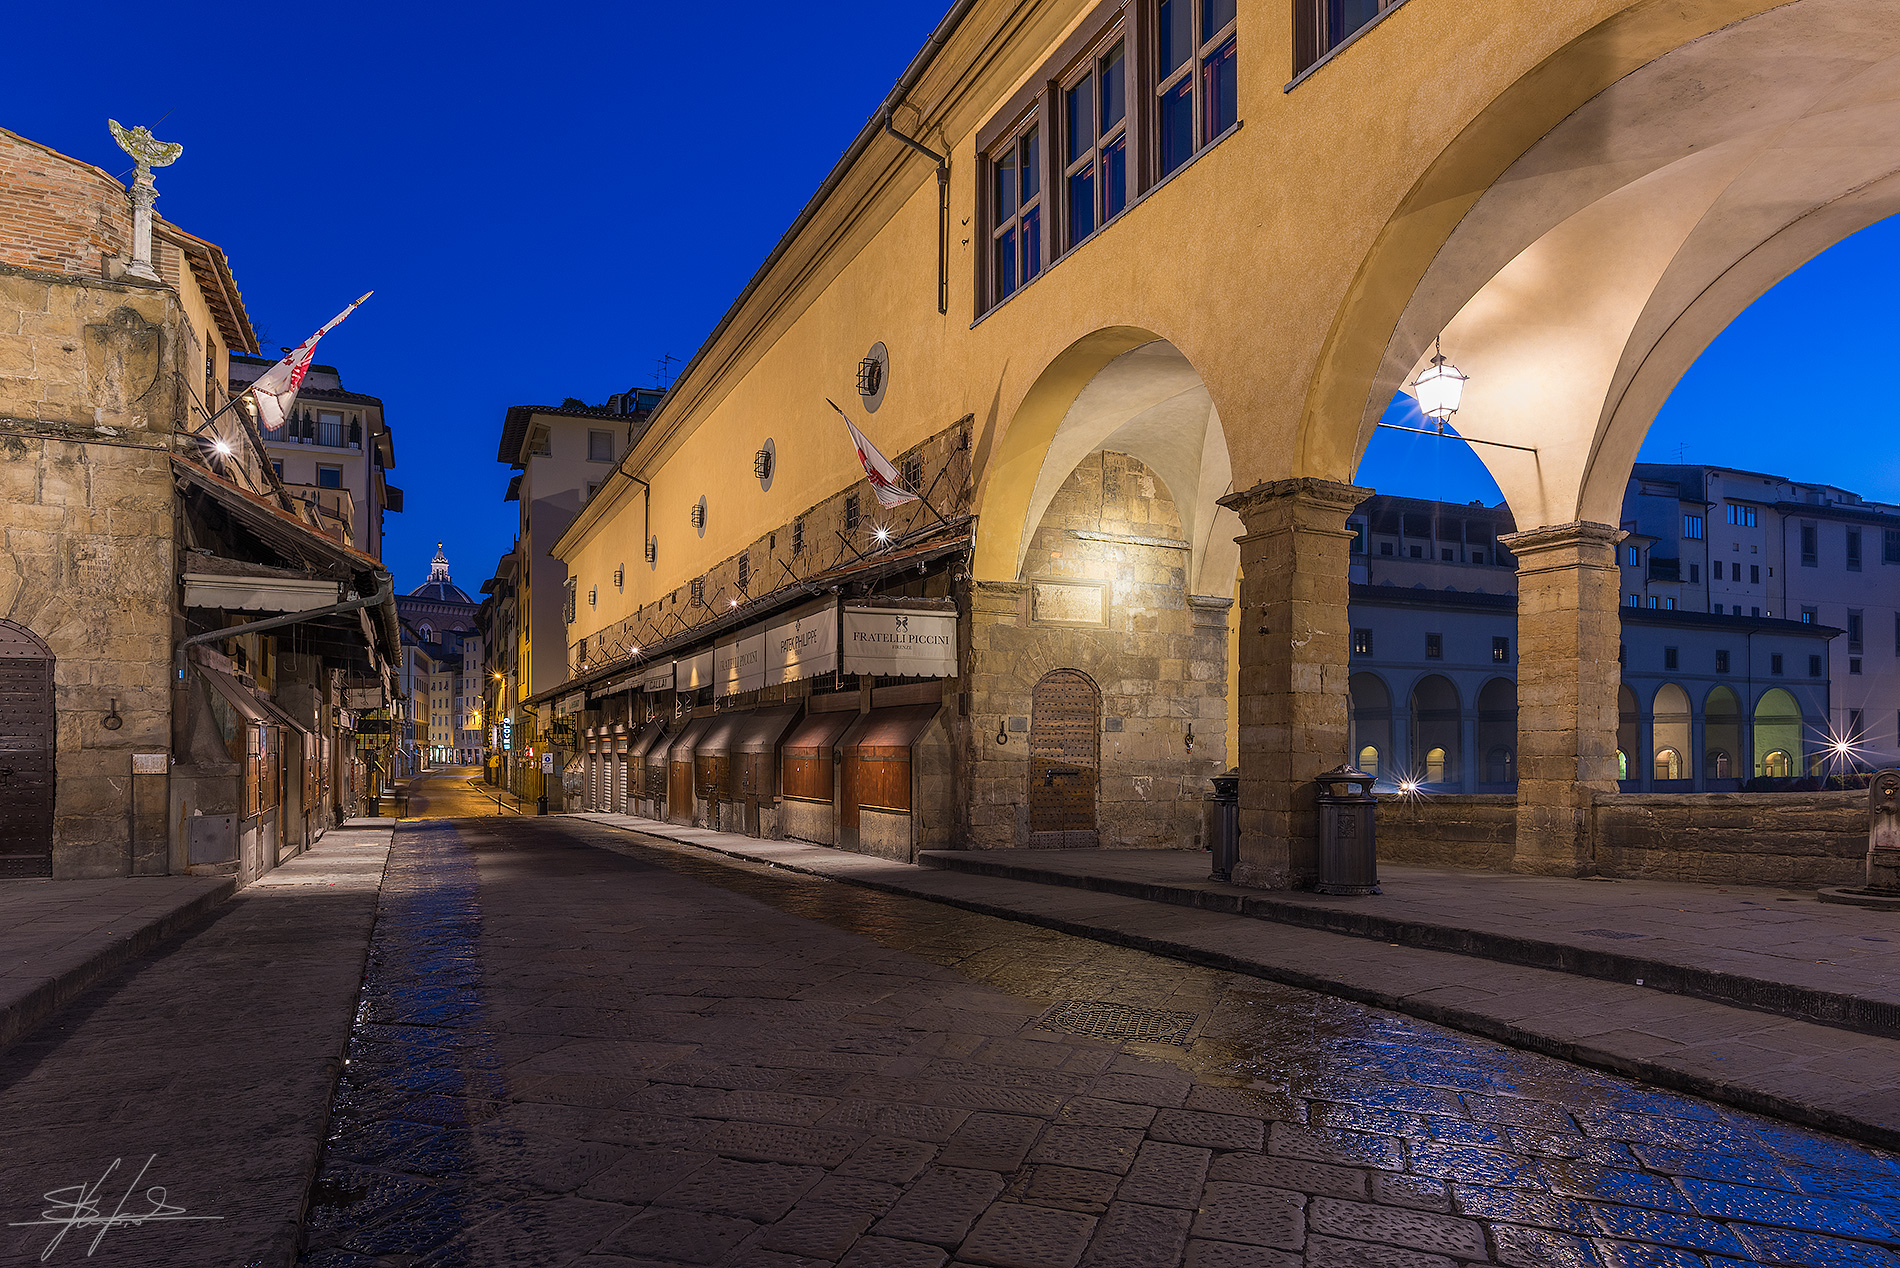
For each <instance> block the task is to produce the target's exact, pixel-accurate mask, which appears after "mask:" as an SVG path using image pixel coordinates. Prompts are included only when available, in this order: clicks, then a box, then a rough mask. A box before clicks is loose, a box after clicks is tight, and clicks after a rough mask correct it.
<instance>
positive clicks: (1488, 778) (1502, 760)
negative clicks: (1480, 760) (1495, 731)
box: [1484, 744, 1517, 784]
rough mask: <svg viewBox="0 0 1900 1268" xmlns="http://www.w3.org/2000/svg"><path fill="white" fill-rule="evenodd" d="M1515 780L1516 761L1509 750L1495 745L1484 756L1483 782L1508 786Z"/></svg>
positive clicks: (1500, 745)
mask: <svg viewBox="0 0 1900 1268" xmlns="http://www.w3.org/2000/svg"><path fill="white" fill-rule="evenodd" d="M1516 778H1517V761H1516V759H1515V758H1514V757H1513V756H1512V754H1511V750H1510V749H1508V748H1506V747H1505V746H1504V745H1502V744H1498V745H1495V746H1493V747H1492V748H1491V750H1490V751H1489V752H1487V753H1486V754H1485V755H1484V782H1485V783H1487V784H1508V783H1511V782H1512V781H1513V780H1515V779H1516Z"/></svg>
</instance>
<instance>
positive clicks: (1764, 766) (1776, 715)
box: [1755, 687, 1801, 778]
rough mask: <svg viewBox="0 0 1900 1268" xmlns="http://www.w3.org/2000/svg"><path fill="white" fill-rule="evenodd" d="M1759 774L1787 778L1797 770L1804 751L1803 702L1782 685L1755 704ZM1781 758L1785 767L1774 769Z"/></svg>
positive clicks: (1757, 771)
mask: <svg viewBox="0 0 1900 1268" xmlns="http://www.w3.org/2000/svg"><path fill="white" fill-rule="evenodd" d="M1755 752H1756V753H1757V754H1758V756H1757V758H1756V762H1755V765H1756V772H1755V773H1756V774H1758V775H1766V776H1768V777H1770V778H1783V777H1785V776H1788V775H1792V774H1794V768H1795V765H1796V764H1797V761H1798V759H1797V757H1796V754H1798V753H1800V752H1801V706H1800V705H1798V704H1796V703H1795V699H1794V697H1793V696H1792V695H1790V694H1789V693H1788V692H1787V691H1785V690H1783V689H1782V688H1780V687H1776V688H1773V689H1772V690H1769V691H1765V692H1763V693H1762V697H1761V699H1760V700H1759V701H1757V702H1756V704H1755ZM1775 761H1778V762H1779V764H1780V766H1781V767H1782V769H1781V770H1780V771H1779V772H1777V771H1774V770H1770V769H1769V766H1770V764H1771V762H1775Z"/></svg>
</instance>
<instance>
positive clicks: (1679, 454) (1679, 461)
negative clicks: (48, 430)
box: [1676, 441, 1689, 466]
mask: <svg viewBox="0 0 1900 1268" xmlns="http://www.w3.org/2000/svg"><path fill="white" fill-rule="evenodd" d="M1688 455H1689V444H1688V442H1687V441H1677V442H1676V465H1677V466H1682V465H1684V464H1685V463H1687V462H1688V461H1689V457H1688Z"/></svg>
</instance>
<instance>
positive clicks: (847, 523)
mask: <svg viewBox="0 0 1900 1268" xmlns="http://www.w3.org/2000/svg"><path fill="white" fill-rule="evenodd" d="M844 531H845V532H847V533H855V532H857V531H858V495H857V494H855V493H853V494H851V495H850V496H849V497H847V498H845V500H844Z"/></svg>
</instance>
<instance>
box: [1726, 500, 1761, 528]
mask: <svg viewBox="0 0 1900 1268" xmlns="http://www.w3.org/2000/svg"><path fill="white" fill-rule="evenodd" d="M1728 522H1729V523H1731V524H1735V525H1737V526H1739V527H1742V528H1753V527H1755V508H1754V507H1752V506H1749V505H1748V504H1746V503H1744V502H1730V503H1729V504H1728Z"/></svg>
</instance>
